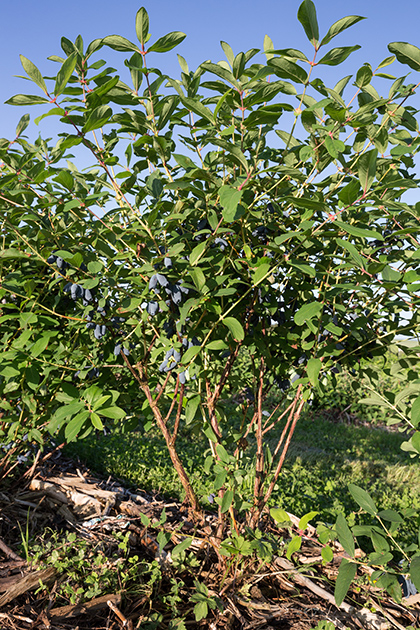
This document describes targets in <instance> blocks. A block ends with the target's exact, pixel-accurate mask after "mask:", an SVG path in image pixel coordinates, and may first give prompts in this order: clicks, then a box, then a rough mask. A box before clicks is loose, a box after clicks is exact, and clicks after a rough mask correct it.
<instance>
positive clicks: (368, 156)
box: [357, 149, 378, 194]
mask: <svg viewBox="0 0 420 630" xmlns="http://www.w3.org/2000/svg"><path fill="white" fill-rule="evenodd" d="M377 157H378V150H377V149H372V150H371V151H368V152H367V153H363V154H362V155H361V156H360V157H359V160H358V162H357V167H358V175H359V181H360V185H361V187H362V189H363V192H364V193H365V194H366V193H367V192H368V190H369V189H370V187H371V185H372V182H373V180H374V179H375V175H376V160H377Z"/></svg>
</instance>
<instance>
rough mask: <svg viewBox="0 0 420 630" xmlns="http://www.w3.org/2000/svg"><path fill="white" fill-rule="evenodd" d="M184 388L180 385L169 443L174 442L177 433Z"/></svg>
mask: <svg viewBox="0 0 420 630" xmlns="http://www.w3.org/2000/svg"><path fill="white" fill-rule="evenodd" d="M178 380H179V377H178ZM184 389H185V386H184V385H181V391H180V394H179V402H178V409H177V412H176V417H175V423H174V430H173V431H172V437H171V443H172V444H175V440H176V438H177V435H178V429H179V422H180V420H181V412H182V403H183V401H184Z"/></svg>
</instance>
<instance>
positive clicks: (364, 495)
mask: <svg viewBox="0 0 420 630" xmlns="http://www.w3.org/2000/svg"><path fill="white" fill-rule="evenodd" d="M348 489H349V491H350V494H351V495H352V497H353V499H354V500H355V501H356V503H357V504H358V505H359V506H360V507H361V508H362V509H363V510H365V512H367V513H368V514H371V515H372V516H376V514H377V513H378V510H377V508H376V505H375V503H374V502H373V499H372V497H371V496H370V494H369V493H368V492H366V490H363V488H360V487H359V486H355V485H354V484H353V483H349V485H348Z"/></svg>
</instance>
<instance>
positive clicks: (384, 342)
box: [0, 0, 420, 536]
mask: <svg viewBox="0 0 420 630" xmlns="http://www.w3.org/2000/svg"><path fill="white" fill-rule="evenodd" d="M298 19H299V20H300V22H301V23H302V26H303V28H304V30H305V33H306V35H307V37H308V40H309V45H308V51H307V53H304V52H301V51H299V50H296V49H293V48H287V49H280V48H278V46H279V45H281V42H280V43H273V42H272V41H271V39H270V38H269V37H268V36H266V37H265V40H264V50H263V53H261V51H260V50H259V49H257V48H251V49H250V50H248V51H247V52H239V53H237V54H234V52H233V51H232V49H231V47H230V46H229V45H228V44H227V43H225V42H222V48H223V51H224V53H225V56H226V60H224V61H220V62H218V63H214V62H211V61H205V62H204V63H202V64H200V65H199V66H198V68H197V69H196V70H190V69H189V66H188V65H187V62H186V60H185V59H184V58H183V57H181V56H180V55H178V59H179V64H180V67H181V75H180V79H178V78H177V79H174V78H171V77H169V76H166V75H164V74H163V73H162V72H161V71H160V70H159V69H158V68H157V67H155V66H156V65H157V64H158V61H159V54H161V53H165V52H169V51H171V50H173V49H174V48H175V47H176V46H177V45H178V44H179V43H181V42H182V40H183V39H184V37H185V35H184V34H183V33H181V32H173V33H169V34H168V35H166V36H164V37H161V38H159V39H157V40H153V39H152V38H151V35H150V33H149V20H148V16H147V12H146V10H145V9H144V8H141V9H140V10H139V11H138V13H137V16H136V22H135V32H136V36H137V40H138V41H137V43H133V42H131V41H129V40H128V39H126V38H124V37H121V36H119V35H110V36H107V37H105V38H103V39H96V40H94V41H93V42H91V43H90V44H89V45H88V46H87V47H86V46H85V44H84V42H83V40H82V37H81V36H78V37H77V39H76V41H75V42H74V43H73V42H71V41H69V40H68V39H67V38H65V37H63V38H62V41H61V44H62V50H63V55H62V56H55V55H54V56H52V57H50V58H49V59H50V60H51V61H52V62H53V63H54V64H56V67H58V72H57V74H56V76H55V77H51V76H50V74H51V70H49V71H48V74H49V76H43V75H42V73H41V71H40V70H39V69H38V68H37V67H36V66H35V65H34V64H33V62H32V61H30V60H29V59H27V58H26V57H24V56H21V61H22V66H23V69H24V71H25V73H26V77H25V78H26V79H29V80H30V81H31V82H32V83H33V84H34V86H33V87H34V90H33V91H34V92H36V94H35V95H29V94H18V95H16V96H13V97H12V98H10V99H9V100H8V101H7V103H8V104H11V105H18V106H23V107H29V106H32V105H38V106H39V107H40V109H41V110H42V113H41V115H40V116H39V117H38V119H36V122H37V123H40V122H41V119H43V118H45V117H48V116H56V118H57V117H58V120H59V121H60V124H61V125H62V131H61V132H60V133H59V134H58V138H57V139H55V140H54V141H53V140H52V139H51V138H45V139H42V138H38V139H37V140H36V141H35V142H34V143H30V142H29V140H28V138H27V137H26V136H25V135H24V133H25V130H26V128H27V126H28V124H29V115H28V114H25V115H24V116H23V117H22V118H21V120H20V122H19V124H18V126H17V130H16V134H15V137H14V138H13V139H12V140H8V139H3V140H1V141H0V152H1V160H2V163H1V170H0V174H1V177H0V213H1V238H2V251H1V254H0V256H1V259H0V260H1V288H0V299H1V305H0V306H1V320H0V322H1V354H0V387H1V408H2V417H1V436H2V440H3V441H4V443H5V444H6V445H9V446H10V445H13V448H14V449H16V448H18V447H19V445H21V444H23V447H24V445H25V444H26V442H33V441H35V442H39V443H40V444H43V443H44V442H45V441H46V440H47V439H48V438H49V437H50V436H55V437H57V436H58V437H59V438H60V439H63V440H65V441H71V440H75V439H81V438H82V437H83V436H86V435H87V434H89V433H90V432H92V431H95V430H102V429H103V428H104V423H106V422H107V421H108V419H111V421H117V422H128V423H131V424H132V425H133V426H135V425H136V424H137V422H138V419H139V417H140V415H141V416H143V417H146V418H148V421H149V422H154V423H156V425H157V426H158V428H159V429H160V431H161V432H162V434H163V436H164V438H165V441H166V444H167V447H168V450H169V453H170V457H171V459H172V462H173V464H174V467H175V468H176V471H177V473H178V475H179V477H180V479H181V482H182V484H183V487H184V489H185V494H186V498H187V500H188V502H189V504H190V505H191V507H192V508H193V510H194V511H195V512H197V513H199V512H200V509H201V508H200V497H197V496H196V495H195V493H194V491H193V488H192V486H191V483H190V480H189V477H188V475H187V473H186V471H185V469H184V467H183V463H182V454H180V453H179V452H178V450H177V436H178V434H179V432H180V431H186V432H192V433H193V432H199V431H203V432H204V434H205V435H206V437H207V438H208V441H209V450H208V453H204V454H203V458H204V457H205V461H204V468H205V470H206V471H207V473H208V474H210V475H211V476H212V479H214V495H215V501H216V503H217V504H218V509H219V521H220V528H219V532H218V534H219V536H222V533H223V528H224V526H225V524H226V521H227V519H228V518H230V517H232V518H234V516H235V514H238V512H241V511H242V512H245V514H246V518H247V520H248V523H249V524H251V525H252V526H255V525H256V524H257V523H258V520H259V518H260V516H261V513H262V510H263V509H264V507H265V506H266V505H267V503H268V502H269V499H270V496H271V493H272V490H273V488H274V486H275V484H276V482H277V480H278V478H279V475H280V472H281V467H282V464H283V461H284V458H285V454H286V451H287V448H288V445H289V443H290V440H291V438H292V434H293V430H294V427H295V425H296V422H297V421H298V419H299V416H300V415H301V413H302V411H303V410H304V407H305V404H306V403H307V401H309V400H310V399H311V397H312V396H313V394H314V392H315V391H321V392H322V390H323V388H324V387H325V383H326V380H327V379H328V378H330V377H331V375H332V374H334V373H336V372H339V371H340V370H341V369H342V368H343V367H349V368H351V367H352V366H358V365H359V363H358V362H359V360H360V358H361V357H364V358H366V357H370V356H372V357H374V356H375V357H377V356H380V355H382V354H384V353H385V352H386V350H387V347H388V346H389V344H390V343H391V342H392V341H393V340H395V337H396V335H400V334H404V335H408V336H411V335H414V334H416V331H417V329H418V324H419V318H418V315H417V306H418V303H419V298H418V293H417V289H418V285H417V284H416V281H417V279H418V277H420V276H419V274H420V271H419V269H420V254H419V252H420V249H419V246H418V244H419V241H418V237H419V232H420V228H419V223H418V216H419V208H418V207H417V204H416V205H410V204H408V203H405V202H404V201H402V196H403V194H404V192H405V191H406V190H408V189H411V188H416V187H417V186H418V180H417V179H416V178H415V176H414V170H413V169H414V160H413V156H414V154H415V153H416V152H417V150H418V145H419V138H418V123H417V120H416V113H417V110H416V109H415V108H414V107H413V106H412V105H410V102H411V101H410V98H411V97H412V96H413V95H414V94H415V93H416V89H417V87H418V83H417V72H418V71H419V70H420V49H418V48H417V47H415V46H413V45H410V44H407V43H403V42H394V43H392V44H390V45H389V52H390V53H391V56H388V57H386V59H384V61H383V62H382V63H381V64H379V66H378V68H376V69H373V68H372V67H371V66H370V65H369V64H368V63H366V64H364V65H363V66H362V67H361V68H359V69H358V70H357V71H356V72H355V73H354V75H349V76H346V77H344V78H343V79H341V80H340V81H339V82H338V83H337V84H336V85H335V86H334V87H332V88H331V87H328V86H327V85H325V84H324V82H323V81H322V78H320V76H319V75H320V74H321V75H322V69H323V67H324V66H338V65H339V64H341V63H342V62H344V61H345V60H346V59H347V57H348V56H349V55H350V54H351V53H352V52H353V51H355V50H356V49H358V48H359V46H347V47H332V46H331V42H332V40H333V39H335V38H336V37H338V36H339V34H340V33H341V32H342V31H344V30H345V29H347V28H349V27H350V26H352V25H354V24H356V23H357V22H358V21H359V20H361V19H363V18H361V17H360V16H348V17H345V18H342V19H341V20H338V21H337V22H335V23H334V24H333V25H332V26H331V27H330V28H329V30H328V31H327V33H326V35H325V36H324V37H323V38H320V37H319V33H318V24H317V19H316V12H315V6H314V5H313V3H312V2H311V1H310V0H304V2H303V3H302V4H301V6H300V8H299V11H298ZM108 47H109V48H112V49H114V50H116V51H119V52H121V54H122V59H123V60H124V66H125V67H123V68H122V72H121V76H120V74H118V72H117V70H115V69H114V68H112V67H110V66H108V65H107V64H106V62H105V61H104V60H102V59H100V58H98V53H104V52H106V50H107V48H108ZM307 55H308V56H307ZM396 59H397V60H398V61H399V62H401V63H402V64H404V65H405V66H409V68H411V69H412V70H414V73H413V74H410V73H409V72H407V74H405V75H404V76H401V77H398V78H396V77H394V76H393V75H391V74H388V69H386V71H384V68H387V66H390V65H391V64H392V63H394V62H395V60H396ZM405 70H406V71H407V69H406V68H405ZM377 89H378V90H379V89H381V90H382V93H383V94H384V95H383V96H380V94H379V92H378V91H377ZM283 120H284V121H285V122H284V124H283V125H282V121H283ZM47 122H48V121H43V122H42V125H45V124H47ZM86 156H87V157H86ZM87 158H88V159H89V160H90V161H91V166H89V167H87V168H84V169H81V168H78V167H77V161H78V160H81V159H83V160H84V161H86V159H87ZM72 160H75V161H72ZM363 365H364V364H363ZM244 366H245V367H244ZM238 389H241V390H243V392H245V395H244V403H243V414H242V415H241V416H238V424H237V426H235V428H234V430H233V431H232V430H230V431H229V432H228V431H227V428H226V423H224V407H223V401H224V400H225V397H226V396H227V392H229V393H231V392H232V391H237V390H238ZM274 391H276V393H277V395H278V399H279V405H278V407H277V408H276V409H275V410H274V411H273V412H272V413H271V415H270V416H269V417H267V416H266V415H265V414H264V413H263V411H264V408H263V403H264V400H265V399H266V397H267V396H268V395H269V394H271V393H273V392H274ZM283 419H284V422H283ZM281 422H283V424H282V425H281V426H283V430H282V432H281V434H280V432H278V431H277V429H278V427H279V426H280V423H281ZM272 435H273V436H274V437H271V436H272ZM279 435H280V437H279ZM275 436H277V437H275ZM251 445H255V453H254V452H253V451H252V448H251ZM207 455H208V456H207ZM249 458H250V459H251V460H252V461H253V481H252V487H253V491H252V494H251V496H250V495H249V493H246V492H244V491H243V490H242V487H243V480H244V477H245V475H246V474H247V473H246V469H247V466H248V464H247V462H248V460H249Z"/></svg>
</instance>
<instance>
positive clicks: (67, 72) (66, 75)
mask: <svg viewBox="0 0 420 630" xmlns="http://www.w3.org/2000/svg"><path fill="white" fill-rule="evenodd" d="M76 62H77V53H76V52H74V53H72V54H71V55H70V57H67V59H66V60H65V61H64V63H63V65H62V66H61V68H60V70H59V72H58V74H57V78H56V81H55V88H54V94H55V96H56V97H57V96H59V95H60V94H62V93H63V92H64V90H65V87H66V85H67V83H68V82H69V79H70V77H71V75H72V74H73V71H74V69H75V67H76Z"/></svg>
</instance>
